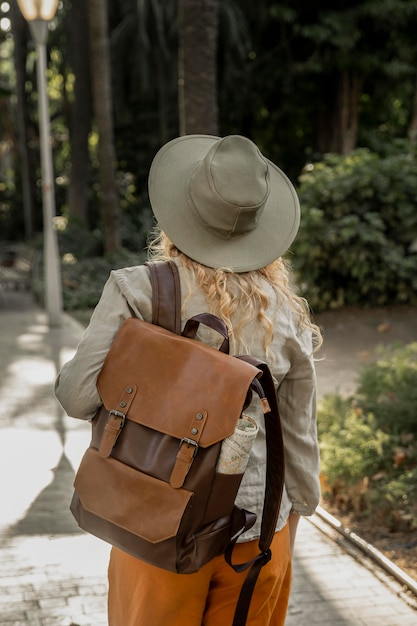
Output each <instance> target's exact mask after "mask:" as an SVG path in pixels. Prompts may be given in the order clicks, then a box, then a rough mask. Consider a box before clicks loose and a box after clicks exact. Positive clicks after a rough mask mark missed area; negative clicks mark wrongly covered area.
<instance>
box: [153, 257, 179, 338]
mask: <svg viewBox="0 0 417 626" xmlns="http://www.w3.org/2000/svg"><path fill="white" fill-rule="evenodd" d="M145 265H147V266H148V269H149V273H150V278H151V285H152V324H156V325H157V326H162V327H163V328H165V329H166V330H170V331H171V332H173V333H176V334H177V335H180V334H181V287H180V278H179V273H178V268H177V266H176V265H175V263H174V262H173V261H148V262H147V263H146V264H145Z"/></svg>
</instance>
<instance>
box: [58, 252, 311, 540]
mask: <svg viewBox="0 0 417 626" xmlns="http://www.w3.org/2000/svg"><path fill="white" fill-rule="evenodd" d="M175 262H176V264H177V267H178V269H179V273H180V283H181V293H182V312H181V321H182V327H184V325H185V322H186V321H187V320H188V319H189V318H190V317H193V316H194V315H197V314H198V313H202V312H206V311H207V310H208V304H207V301H206V296H205V294H204V292H203V291H202V290H201V289H200V288H199V287H198V285H196V284H195V283H192V282H191V277H190V273H189V270H187V269H186V268H185V267H183V266H182V264H181V263H180V262H179V261H178V260H175ZM264 283H265V285H264V288H265V291H266V292H267V294H268V297H269V307H268V310H267V314H268V316H269V317H270V318H271V319H272V320H273V323H274V328H275V332H274V337H273V340H272V344H271V345H270V346H269V352H268V356H267V354H266V352H265V349H264V347H263V341H262V339H263V335H264V329H263V327H262V325H261V323H260V322H259V321H258V320H257V319H253V320H251V321H250V323H248V324H247V325H246V326H245V327H244V328H243V329H242V338H243V340H244V343H245V345H247V346H248V352H249V354H251V355H252V356H254V357H257V358H259V359H262V360H263V361H266V362H268V364H269V366H270V369H271V372H272V375H273V378H274V383H275V387H276V392H277V399H278V407H279V412H280V416H281V422H282V430H283V439H284V449H285V487H284V493H283V498H282V503H281V509H280V513H279V518H278V523H277V530H280V529H281V528H283V526H284V525H285V523H286V521H287V518H288V515H289V513H290V511H291V510H292V511H293V512H295V513H298V514H300V515H311V514H312V513H313V512H314V510H315V509H316V507H317V505H318V502H319V497H320V484H319V449H318V442H317V429H316V377H315V367H314V360H313V356H312V335H311V331H310V329H306V328H300V324H299V319H298V315H297V313H296V311H295V310H294V308H293V307H291V306H290V304H289V302H288V301H287V299H286V298H285V296H283V295H282V296H281V295H280V296H279V297H277V295H276V292H275V291H274V289H273V288H272V287H271V286H270V285H269V284H268V283H267V282H266V281H264ZM128 317H138V318H140V319H144V320H145V321H148V322H151V320H152V288H151V283H150V278H149V271H148V269H147V268H146V266H143V265H141V266H134V267H127V268H124V269H120V270H115V271H112V272H111V274H110V277H109V279H108V281H107V283H106V284H105V286H104V289H103V293H102V296H101V298H100V301H99V303H98V304H97V306H96V308H95V310H94V312H93V315H92V317H91V320H90V323H89V325H88V327H87V328H86V330H85V332H84V334H83V336H82V339H81V341H80V343H79V345H78V347H77V350H76V353H75V355H74V357H73V358H72V359H71V360H70V361H69V362H68V363H66V364H65V365H64V366H63V368H62V370H61V372H60V374H59V376H58V378H57V380H56V383H55V394H56V396H57V398H58V400H59V401H60V403H61V405H62V406H63V408H64V410H65V411H66V412H67V414H68V415H69V416H72V417H76V418H80V419H85V420H88V419H91V418H93V416H94V414H95V413H96V411H97V409H98V408H99V407H100V406H101V404H102V402H101V399H100V395H99V393H98V391H97V386H96V382H97V378H98V375H99V373H100V370H101V368H102V366H103V363H104V360H105V358H106V355H107V352H108V350H109V348H110V346H111V344H112V341H113V339H114V337H115V335H116V333H117V331H118V329H119V328H120V326H121V325H122V323H123V322H124V320H125V319H126V318H128ZM200 329H201V332H200V331H199V338H200V339H202V340H203V341H204V342H205V343H208V344H209V345H212V346H213V347H216V348H217V347H218V346H219V343H221V338H220V337H219V335H217V334H216V333H215V331H213V330H211V329H207V328H205V327H201V326H200ZM270 355H273V358H270ZM138 358H140V354H138ZM245 413H248V414H249V415H251V416H252V417H254V419H256V421H257V422H258V425H259V432H258V436H257V438H256V440H255V442H254V445H253V447H252V451H251V456H250V459H249V463H248V466H247V469H246V472H245V474H244V476H243V480H242V483H241V486H240V489H239V493H238V496H237V500H236V504H237V506H239V507H242V508H245V509H247V510H249V511H253V512H254V513H256V514H257V516H258V519H257V522H256V524H255V525H254V526H253V527H252V528H251V529H250V530H249V531H247V532H246V533H245V534H244V535H242V538H241V540H243V541H249V540H252V539H255V538H258V537H259V536H260V523H261V517H262V509H263V501H264V490H265V467H266V449H265V426H264V417H263V414H262V411H261V409H260V406H259V402H258V403H256V401H255V400H253V402H252V403H251V405H250V406H249V407H248V408H247V409H245Z"/></svg>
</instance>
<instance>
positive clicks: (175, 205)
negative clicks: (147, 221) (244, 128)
mask: <svg viewBox="0 0 417 626" xmlns="http://www.w3.org/2000/svg"><path fill="white" fill-rule="evenodd" d="M149 198H150V202H151V206H152V210H153V212H154V214H155V217H156V219H157V221H158V223H159V226H160V227H161V229H162V230H163V231H164V232H165V233H166V235H167V236H168V237H169V239H170V240H171V241H172V242H173V243H174V244H175V246H176V247H177V248H178V249H179V250H181V251H182V252H183V253H184V254H186V255H187V256H189V257H191V258H192V259H194V260H195V261H198V262H199V263H201V264H202V265H207V266H208V267H212V268H220V267H224V268H229V269H231V270H233V271H235V272H248V271H251V270H255V269H259V268H261V267H265V266H266V265H269V264H270V263H272V262H273V261H275V260H276V259H278V258H279V257H281V256H282V255H283V254H284V253H285V252H286V251H287V250H288V248H289V246H290V245H291V243H292V241H293V240H294V238H295V236H296V234H297V231H298V228H299V225H300V205H299V201H298V198H297V194H296V191H295V189H294V187H293V185H292V183H291V182H290V180H289V179H288V178H287V176H286V175H285V174H284V172H282V171H281V170H280V169H279V167H277V166H276V165H274V163H272V162H271V161H269V160H268V159H266V158H265V157H264V156H263V155H262V154H261V152H260V151H259V149H258V148H257V146H256V145H255V144H254V143H253V142H252V141H250V140H249V139H247V138H246V137H242V136H240V135H229V136H227V137H224V138H220V137H214V136H212V135H184V136H182V137H178V138H177V139H173V140H172V141H170V142H169V143H167V144H165V145H164V146H163V147H162V148H161V149H160V150H159V152H158V153H157V154H156V156H155V158H154V160H153V162H152V165H151V168H150V172H149Z"/></svg>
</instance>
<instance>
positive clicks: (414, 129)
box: [407, 80, 417, 143]
mask: <svg viewBox="0 0 417 626" xmlns="http://www.w3.org/2000/svg"><path fill="white" fill-rule="evenodd" d="M407 137H408V139H409V140H410V141H411V142H412V143H416V142H417V80H416V84H415V92H414V101H413V107H412V109H411V119H410V124H409V126H408V131H407Z"/></svg>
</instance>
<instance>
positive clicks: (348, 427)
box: [318, 343, 417, 530]
mask: <svg viewBox="0 0 417 626" xmlns="http://www.w3.org/2000/svg"><path fill="white" fill-rule="evenodd" d="M416 364H417V343H413V344H409V345H408V346H402V347H397V348H393V347H391V348H390V349H389V350H388V351H387V353H386V355H384V356H383V357H381V359H380V360H378V361H377V362H376V363H375V364H371V365H368V366H366V367H365V368H364V369H363V371H362V373H361V376H360V385H359V389H358V392H357V393H356V394H355V395H353V396H352V397H350V398H341V397H340V396H338V395H330V396H326V397H325V398H324V399H323V401H322V403H321V404H320V406H319V410H318V428H319V439H320V447H321V467H322V488H323V497H324V498H325V499H326V500H327V501H329V502H330V503H331V504H333V505H335V506H337V507H338V508H339V510H341V511H342V512H350V513H353V514H354V515H355V517H356V518H357V519H361V520H364V519H366V520H368V521H370V522H371V523H373V524H376V525H379V526H385V527H387V528H389V529H390V530H411V529H416V528H417V505H416V502H417V481H416V479H417V438H416V434H417V427H416V423H417V420H416V415H415V406H416V391H415V390H416V384H417V366H416ZM385 385H388V390H387V394H385V393H382V390H383V389H384V388H385ZM392 389H394V390H398V389H401V401H399V402H398V403H397V402H396V400H395V396H396V394H395V393H393V394H392V395H390V390H392ZM387 397H388V398H389V400H388V402H389V406H390V410H387ZM371 409H372V410H371ZM403 412H404V413H403Z"/></svg>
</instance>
